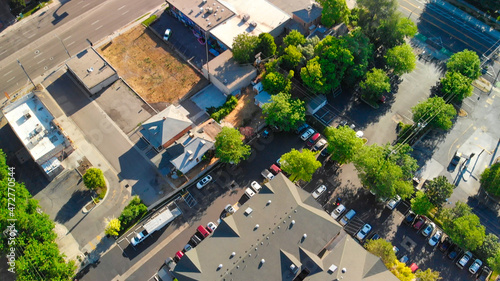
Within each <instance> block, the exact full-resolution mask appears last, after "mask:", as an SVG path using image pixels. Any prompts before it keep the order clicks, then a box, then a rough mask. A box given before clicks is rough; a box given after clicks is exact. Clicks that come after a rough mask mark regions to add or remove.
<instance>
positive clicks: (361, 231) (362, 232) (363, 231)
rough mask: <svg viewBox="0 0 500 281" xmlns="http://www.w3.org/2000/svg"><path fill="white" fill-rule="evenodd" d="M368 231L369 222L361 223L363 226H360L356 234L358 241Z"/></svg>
mask: <svg viewBox="0 0 500 281" xmlns="http://www.w3.org/2000/svg"><path fill="white" fill-rule="evenodd" d="M370 231H372V226H371V225H369V224H365V225H363V228H361V229H360V230H359V231H358V233H357V234H356V238H358V240H359V241H362V240H363V239H365V238H366V235H367V234H368V233H370Z"/></svg>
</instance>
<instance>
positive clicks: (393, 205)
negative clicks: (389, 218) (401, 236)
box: [386, 195, 401, 211]
mask: <svg viewBox="0 0 500 281" xmlns="http://www.w3.org/2000/svg"><path fill="white" fill-rule="evenodd" d="M399 202H401V197H399V195H396V197H394V198H392V199H391V200H389V201H388V202H387V205H386V207H387V209H389V210H391V211H392V210H394V209H395V208H396V206H397V205H398V204H399Z"/></svg>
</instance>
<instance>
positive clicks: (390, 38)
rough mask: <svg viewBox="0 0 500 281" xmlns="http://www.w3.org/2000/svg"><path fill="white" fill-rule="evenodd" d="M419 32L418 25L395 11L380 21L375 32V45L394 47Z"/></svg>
mask: <svg viewBox="0 0 500 281" xmlns="http://www.w3.org/2000/svg"><path fill="white" fill-rule="evenodd" d="M415 34H417V26H416V25H415V24H414V23H413V21H411V20H410V19H408V18H406V17H402V16H401V14H399V13H395V14H393V15H391V16H390V17H389V18H387V19H384V20H382V21H381V22H380V26H379V27H378V28H377V31H376V33H375V45H376V46H384V47H385V48H387V49H389V48H393V47H395V46H398V45H401V44H403V43H404V42H405V38H407V37H413V36H415Z"/></svg>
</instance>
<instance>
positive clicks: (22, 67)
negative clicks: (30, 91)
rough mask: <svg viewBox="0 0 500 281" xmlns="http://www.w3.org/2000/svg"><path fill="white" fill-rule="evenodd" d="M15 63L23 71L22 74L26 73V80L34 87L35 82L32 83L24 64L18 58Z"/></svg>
mask: <svg viewBox="0 0 500 281" xmlns="http://www.w3.org/2000/svg"><path fill="white" fill-rule="evenodd" d="M17 63H18V64H19V66H20V67H21V69H22V70H23V71H24V74H26V77H28V80H30V82H31V84H32V85H33V87H36V86H35V83H33V80H31V77H30V76H29V75H28V72H26V69H24V66H23V65H22V64H21V62H20V61H19V59H17Z"/></svg>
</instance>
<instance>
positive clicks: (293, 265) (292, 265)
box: [290, 263, 299, 274]
mask: <svg viewBox="0 0 500 281" xmlns="http://www.w3.org/2000/svg"><path fill="white" fill-rule="evenodd" d="M290 270H291V271H292V272H293V274H297V272H299V268H298V267H297V266H296V265H295V264H293V263H292V264H291V265H290Z"/></svg>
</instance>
